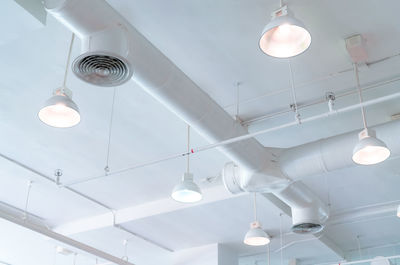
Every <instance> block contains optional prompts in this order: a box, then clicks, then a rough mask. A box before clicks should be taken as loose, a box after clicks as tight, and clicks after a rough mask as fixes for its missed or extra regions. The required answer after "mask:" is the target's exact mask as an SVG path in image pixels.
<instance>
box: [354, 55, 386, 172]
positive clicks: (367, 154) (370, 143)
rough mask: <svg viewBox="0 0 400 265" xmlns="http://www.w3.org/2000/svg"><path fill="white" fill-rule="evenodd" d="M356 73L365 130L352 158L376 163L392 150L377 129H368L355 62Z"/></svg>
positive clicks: (361, 162)
mask: <svg viewBox="0 0 400 265" xmlns="http://www.w3.org/2000/svg"><path fill="white" fill-rule="evenodd" d="M354 74H355V79H356V86H357V89H358V96H359V99H360V104H361V115H362V120H363V126H364V130H362V131H361V132H360V133H359V135H358V138H359V141H358V143H357V145H356V146H355V147H354V149H353V157H352V159H353V161H354V162H355V163H357V164H360V165H374V164H378V163H380V162H382V161H385V160H386V159H387V158H388V157H389V156H390V150H389V148H388V147H387V146H386V144H385V143H384V142H383V141H381V140H379V139H378V138H376V133H375V131H374V130H371V129H368V127H367V120H366V118H365V109H364V106H363V105H362V103H363V97H362V91H361V86H360V79H359V75H358V65H357V63H354Z"/></svg>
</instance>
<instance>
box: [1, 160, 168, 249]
mask: <svg viewBox="0 0 400 265" xmlns="http://www.w3.org/2000/svg"><path fill="white" fill-rule="evenodd" d="M0 157H2V158H3V159H5V160H7V161H9V162H11V163H14V164H16V165H18V166H20V167H21V168H24V169H26V170H28V171H30V172H32V173H34V174H35V175H37V176H39V177H41V178H43V179H45V180H47V181H50V182H51V183H54V184H56V185H57V182H56V181H55V180H54V179H52V178H50V177H48V176H46V175H45V174H43V173H41V172H39V171H37V170H36V169H34V168H31V167H29V166H27V165H25V164H23V163H21V162H19V161H17V160H15V159H13V158H11V157H8V156H6V155H4V154H1V153H0ZM58 186H59V187H62V188H65V189H66V190H68V191H70V192H72V193H74V194H76V195H78V196H80V197H82V198H84V199H86V200H88V201H90V202H92V203H94V204H97V205H98V206H101V207H103V208H104V209H106V210H108V211H110V212H111V213H112V215H113V216H114V218H115V214H114V212H115V210H114V209H113V208H111V207H109V206H107V205H105V204H104V203H102V202H99V201H98V200H95V199H93V198H91V197H89V196H87V195H85V194H83V193H81V192H79V191H77V190H75V189H73V188H71V187H68V186H64V185H58ZM114 227H115V228H117V229H120V230H122V231H125V232H127V233H129V234H131V235H133V236H135V237H138V238H140V239H143V240H144V241H147V242H149V243H151V244H153V245H155V246H158V247H160V248H162V249H164V250H167V251H169V252H173V250H171V249H169V248H167V247H165V246H163V245H160V244H159V243H157V242H154V241H152V240H150V239H148V238H146V237H143V236H141V235H138V234H136V233H134V232H132V231H130V230H128V229H126V228H124V227H122V226H121V225H114Z"/></svg>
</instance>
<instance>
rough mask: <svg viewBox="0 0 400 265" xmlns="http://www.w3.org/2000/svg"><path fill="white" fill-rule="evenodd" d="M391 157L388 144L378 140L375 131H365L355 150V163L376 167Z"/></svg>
mask: <svg viewBox="0 0 400 265" xmlns="http://www.w3.org/2000/svg"><path fill="white" fill-rule="evenodd" d="M389 156H390V150H389V148H387V146H386V144H385V143H384V142H382V141H381V140H379V139H378V138H376V134H375V131H373V130H370V129H364V130H363V131H361V132H360V134H359V142H358V143H357V145H356V146H355V147H354V150H353V161H354V162H355V163H357V164H359V165H374V164H378V163H380V162H382V161H385V160H386V159H387V158H388V157H389Z"/></svg>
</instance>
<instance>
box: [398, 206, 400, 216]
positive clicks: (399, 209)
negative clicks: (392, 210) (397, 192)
mask: <svg viewBox="0 0 400 265" xmlns="http://www.w3.org/2000/svg"><path fill="white" fill-rule="evenodd" d="M397 217H399V218H400V205H399V206H398V207H397Z"/></svg>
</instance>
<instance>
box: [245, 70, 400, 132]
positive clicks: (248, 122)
mask: <svg viewBox="0 0 400 265" xmlns="http://www.w3.org/2000/svg"><path fill="white" fill-rule="evenodd" d="M397 81H400V76H397V77H395V78H391V79H388V80H384V81H381V82H376V83H374V84H371V85H368V86H365V87H364V88H362V91H366V90H369V89H372V88H377V87H380V86H384V85H388V84H391V83H394V82H397ZM355 93H357V91H355V90H354V89H353V88H351V90H350V91H349V92H346V93H342V94H338V95H335V98H336V99H338V98H342V97H346V96H350V95H353V94H355ZM324 102H327V100H326V99H322V100H315V101H312V102H310V103H307V104H303V105H299V106H298V109H299V110H301V109H305V108H308V107H312V106H315V105H318V104H322V103H324ZM291 112H292V110H291V109H287V110H282V111H278V112H274V113H270V114H266V115H262V116H260V117H256V118H252V119H249V120H246V121H243V122H242V125H245V126H251V125H253V124H255V123H259V122H262V121H264V120H267V119H271V118H275V117H278V116H281V115H284V114H287V113H291Z"/></svg>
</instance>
